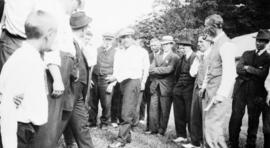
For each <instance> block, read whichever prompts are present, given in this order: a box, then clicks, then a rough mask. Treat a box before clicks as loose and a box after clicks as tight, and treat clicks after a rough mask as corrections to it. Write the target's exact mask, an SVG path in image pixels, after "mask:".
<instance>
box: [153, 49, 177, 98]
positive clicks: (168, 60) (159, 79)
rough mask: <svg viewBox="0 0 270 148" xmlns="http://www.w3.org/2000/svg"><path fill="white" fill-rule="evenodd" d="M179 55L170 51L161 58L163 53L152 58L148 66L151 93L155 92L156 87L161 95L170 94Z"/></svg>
mask: <svg viewBox="0 0 270 148" xmlns="http://www.w3.org/2000/svg"><path fill="white" fill-rule="evenodd" d="M178 59H179V57H178V56H177V55H176V54H175V53H173V52H171V53H170V54H169V55H167V56H166V57H165V59H164V60H163V54H159V55H157V56H156V57H155V58H154V61H153V63H152V64H151V66H150V70H149V74H150V75H151V77H152V78H153V79H152V83H151V85H150V92H151V94H153V93H155V92H156V90H157V88H158V87H159V88H160V93H161V96H171V95H172V89H173V85H174V81H175V78H174V71H175V67H176V64H177V62H178Z"/></svg>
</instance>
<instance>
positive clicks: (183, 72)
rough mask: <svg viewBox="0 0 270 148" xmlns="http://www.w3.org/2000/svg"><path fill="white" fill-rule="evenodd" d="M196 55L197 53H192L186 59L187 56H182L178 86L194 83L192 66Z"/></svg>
mask: <svg viewBox="0 0 270 148" xmlns="http://www.w3.org/2000/svg"><path fill="white" fill-rule="evenodd" d="M195 57H196V54H195V53H192V54H191V55H190V57H189V58H188V59H186V56H182V59H181V64H180V66H179V67H178V68H180V69H179V72H178V73H177V75H178V76H177V77H178V80H177V84H176V86H186V85H189V84H194V81H195V78H193V77H191V76H190V73H189V71H190V67H191V65H192V63H193V61H194V59H195Z"/></svg>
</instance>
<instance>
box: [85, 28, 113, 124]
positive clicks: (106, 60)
mask: <svg viewBox="0 0 270 148" xmlns="http://www.w3.org/2000/svg"><path fill="white" fill-rule="evenodd" d="M114 41H115V37H114V34H112V33H105V34H103V44H102V45H101V46H100V47H99V48H98V49H97V64H96V65H95V66H94V69H93V74H92V80H93V82H94V86H93V88H92V91H91V92H92V93H91V98H90V100H89V103H90V107H91V109H90V111H89V114H90V116H91V117H90V118H89V122H90V125H92V126H94V125H96V123H97V114H98V103H99V101H100V103H101V107H102V115H101V117H100V127H101V128H102V127H104V126H108V125H110V118H111V102H112V96H113V91H112V92H106V90H107V88H108V85H109V83H107V80H106V78H107V77H108V76H110V75H112V74H113V62H114V55H115V52H116V47H115V45H114Z"/></svg>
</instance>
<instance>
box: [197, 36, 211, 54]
mask: <svg viewBox="0 0 270 148" xmlns="http://www.w3.org/2000/svg"><path fill="white" fill-rule="evenodd" d="M198 47H199V49H200V51H201V52H205V51H206V50H207V49H208V48H209V47H210V42H209V41H207V40H206V36H200V37H199V39H198Z"/></svg>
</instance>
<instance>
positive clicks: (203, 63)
mask: <svg viewBox="0 0 270 148" xmlns="http://www.w3.org/2000/svg"><path fill="white" fill-rule="evenodd" d="M199 59H200V58H199ZM208 62H209V55H207V56H206V57H204V59H202V60H200V65H199V68H198V73H197V78H196V81H195V83H196V86H197V87H198V88H201V87H202V84H203V80H204V78H205V75H206V69H207V65H208Z"/></svg>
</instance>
